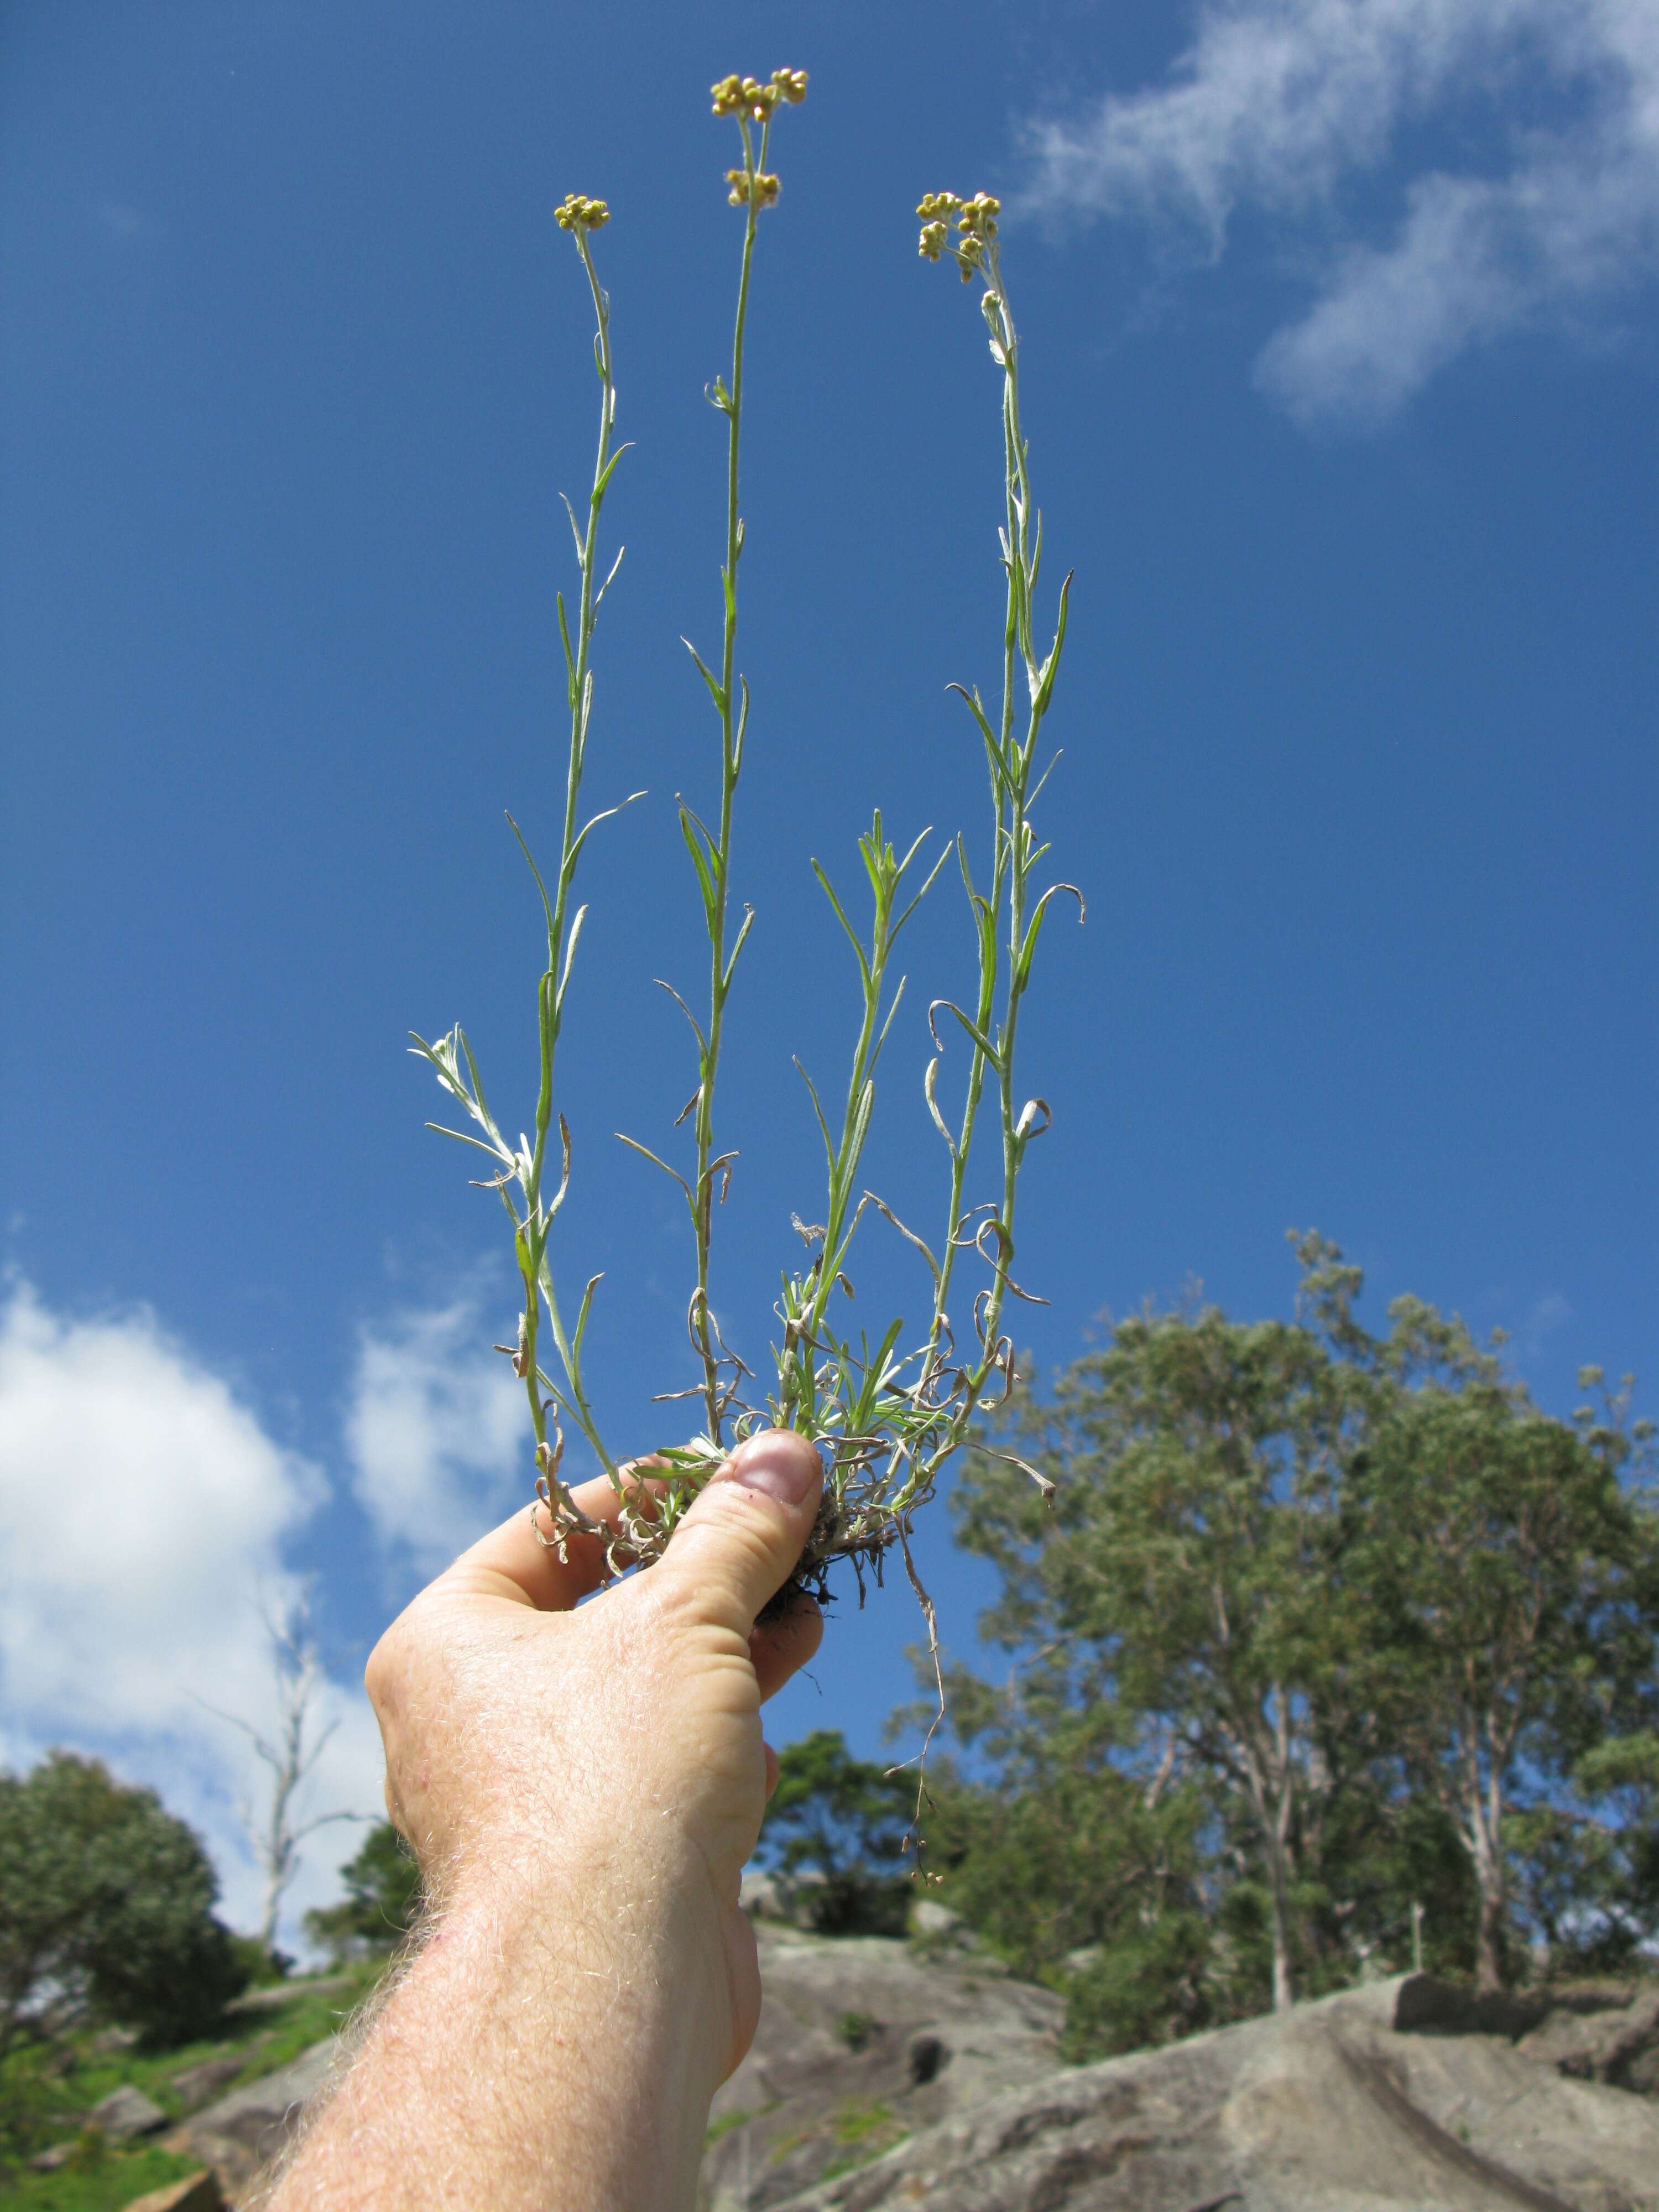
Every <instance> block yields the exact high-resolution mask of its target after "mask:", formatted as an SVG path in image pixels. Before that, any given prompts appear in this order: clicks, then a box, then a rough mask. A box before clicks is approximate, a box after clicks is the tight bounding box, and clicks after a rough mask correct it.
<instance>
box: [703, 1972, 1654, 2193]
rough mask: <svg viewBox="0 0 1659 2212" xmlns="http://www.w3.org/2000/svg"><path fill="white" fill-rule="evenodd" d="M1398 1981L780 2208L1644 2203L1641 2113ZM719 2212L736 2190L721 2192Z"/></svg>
mask: <svg viewBox="0 0 1659 2212" xmlns="http://www.w3.org/2000/svg"><path fill="white" fill-rule="evenodd" d="M1425 1980H1426V1978H1425V1977H1423V1976H1407V1977H1405V1978H1402V1979H1398V1980H1395V1981H1391V1982H1377V1983H1372V1984H1366V1985H1364V1986H1363V1987H1361V1988H1359V1989H1357V1990H1346V1991H1344V1992H1343V1993H1342V1994H1341V1995H1340V1996H1334V1997H1328V1998H1325V1999H1323V2000H1322V2001H1321V2002H1317V2003H1310V2004H1304V2005H1298V2006H1297V2007H1296V2008H1294V2010H1293V2011H1291V2013H1289V2014H1287V2015H1284V2016H1283V2017H1279V2018H1274V2017H1269V2018H1267V2019H1263V2020H1255V2021H1245V2022H1243V2023H1242V2024H1241V2025H1239V2026H1238V2027H1229V2028H1223V2029H1219V2030H1217V2031H1214V2032H1212V2033H1210V2034H1207V2035H1200V2036H1194V2037H1192V2038H1190V2039H1188V2040H1187V2041H1186V2042H1184V2043H1177V2044H1172V2045H1169V2046H1168V2047H1167V2048H1165V2049H1163V2050H1158V2051H1141V2052H1138V2053H1136V2054H1135V2055H1134V2056H1133V2057H1125V2058H1111V2059H1106V2060H1103V2061H1102V2062H1100V2063H1097V2064H1096V2065H1093V2066H1085V2067H1078V2068H1071V2069H1060V2070H1058V2071H1051V2072H1049V2073H1048V2075H1046V2076H1045V2077H1044V2078H1042V2079H1040V2080H1037V2081H1033V2082H1030V2084H1029V2085H1028V2086H1027V2087H1024V2088H1017V2089H1013V2090H1012V2092H1011V2093H1006V2094H1004V2095H1000V2096H995V2097H992V2098H990V2099H989V2100H986V2099H985V2098H981V2100H977V2101H975V2102H972V2103H969V2102H963V2104H962V2105H961V2106H959V2108H958V2110H957V2112H955V2113H953V2114H952V2115H951V2116H950V2117H948V2118H945V2119H944V2120H942V2121H941V2122H939V2123H938V2124H934V2125H933V2126H932V2127H929V2128H927V2129H924V2130H918V2131H917V2132H916V2133H915V2134H913V2135H912V2136H910V2137H909V2139H908V2141H906V2142H901V2143H898V2144H896V2146H894V2147H893V2148H884V2150H883V2151H882V2152H881V2154H878V2156H877V2157H876V2158H875V2159H874V2160H872V2162H870V2163H867V2164H862V2165H860V2166H856V2167H852V2166H849V2167H848V2169H847V2170H845V2171H843V2172H840V2173H838V2174H830V2173H828V2172H826V2174H825V2176H824V2178H823V2179H822V2180H821V2181H820V2182H819V2183H818V2184H817V2186H815V2187H813V2188H810V2189H808V2190H806V2191H802V2192H800V2193H799V2194H798V2195H797V2196H795V2197H786V2198H783V2199H781V2200H780V2199H778V2198H777V2197H772V2196H763V2195H761V2194H759V2193H751V2195H750V2197H749V2198H748V2199H747V2203H749V2204H751V2205H757V2206H758V2205H760V2204H763V2203H764V2204H773V2203H780V2201H781V2203H785V2204H787V2206H788V2212H878V2209H879V2212H884V2209H885V2208H891V2212H900V2208H903V2212H909V2209H910V2208H911V2207H913V2206H921V2205H925V2206H926V2207H927V2212H1130V2208H1133V2212H1195V2209H1196V2208H1200V2207H1202V2208H1205V2212H1212V2208H1219V2207H1222V2206H1226V2207H1234V2206H1237V2208H1238V2212H1523V2208H1528V2212H1659V2106H1655V2105H1653V2104H1650V2102H1648V2101H1647V2100H1645V2099H1643V2098H1638V2097H1632V2096H1631V2095H1629V2094H1628V2093H1626V2092H1625V2091H1623V2090H1620V2089H1614V2088H1608V2087H1603V2086H1602V2085H1601V2084H1599V2083H1594V2082H1586V2081H1575V2080H1571V2079H1570V2078H1567V2077H1565V2076H1563V2075H1560V2074H1559V2073H1556V2072H1553V2071H1551V2070H1547V2069H1543V2068H1541V2067H1540V2066H1539V2065H1538V2064H1537V2063H1535V2061H1534V2060H1533V2059H1530V2058H1528V2057H1526V2056H1524V2055H1523V2053H1522V2051H1519V2050H1518V2049H1517V2048H1516V2045H1515V2044H1514V2042H1513V2041H1512V2039H1510V2037H1508V2036H1506V2035H1502V2034H1492V2033H1482V2032H1480V2031H1479V2030H1476V2031H1472V2032H1468V2033H1456V2032H1455V2031H1453V2030H1451V2029H1449V2027H1446V2026H1445V2025H1444V2024H1443V2015H1445V2014H1446V2013H1447V2011H1448V2010H1449V2009H1451V2007H1450V2004H1449V2000H1443V1999H1442V1998H1441V1997H1440V1996H1439V1995H1438V1994H1437V1987H1434V1986H1431V1987H1429V1988H1425V1987H1424V1986H1422V1984H1424V1983H1425ZM729 2201H731V2202H732V2203H733V2204H734V2205H736V2204H742V2203H744V2201H745V2200H744V2199H742V2198H741V2197H733V2198H732V2199H731V2200H729Z"/></svg>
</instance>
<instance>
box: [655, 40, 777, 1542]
mask: <svg viewBox="0 0 1659 2212" xmlns="http://www.w3.org/2000/svg"><path fill="white" fill-rule="evenodd" d="M713 91H714V113H715V115H717V116H720V117H723V118H731V119H732V120H734V121H735V122H736V124H737V126H738V136H739V139H740V141H741V144H742V149H743V162H742V166H741V167H738V168H733V169H728V170H727V171H726V185H727V186H728V191H727V197H728V199H729V200H730V202H731V204H732V206H733V207H736V208H740V209H741V210H743V216H744V225H743V251H742V255H741V258H740V260H739V263H738V307H737V319H736V322H735V325H734V327H733V330H732V375H731V381H730V383H729V384H728V383H727V382H726V379H725V378H724V377H718V376H717V377H716V378H715V380H714V383H713V385H712V386H710V387H709V392H708V397H709V399H710V400H711V402H712V403H713V404H714V406H715V407H716V408H717V409H718V410H719V411H720V413H721V414H722V415H724V416H725V417H726V559H725V562H724V563H723V565H722V567H721V569H720V597H721V609H722V621H721V635H720V672H719V674H718V675H716V674H715V672H714V670H712V669H711V668H710V667H709V666H708V664H707V662H706V661H704V659H702V655H701V654H700V653H698V651H697V649H696V647H695V646H694V645H693V644H692V643H691V641H690V639H689V638H687V639H684V640H682V642H683V643H684V646H685V649H686V651H687V652H688V653H690V655H691V658H692V660H693V661H694V662H695V663H696V669H697V673H698V674H699V675H700V676H701V677H702V680H703V683H704V684H705V685H706V686H707V687H708V696H709V697H710V699H711V700H712V701H713V702H714V711H715V714H717V715H718V716H719V718H720V803H719V805H718V808H717V809H716V811H715V816H714V828H713V829H710V828H709V826H708V823H706V822H705V821H704V820H703V819H702V817H701V816H700V815H698V814H697V813H696V812H695V811H693V810H692V809H691V808H690V807H689V806H687V805H684V803H683V802H682V804H681V805H680V809H679V822H680V835H681V836H682V837H683V838H684V841H685V846H686V849H687V851H688V852H689V853H690V856H691V864H692V866H693V868H694V869H695V871H696V882H697V890H698V894H699V896H700V897H701V899H702V910H703V922H704V927H705V928H706V929H707V931H708V951H709V966H708V1016H707V1019H706V1021H703V1022H699V1021H698V1020H697V1018H696V1016H695V1015H694V1014H693V1013H692V1012H691V1010H690V1007H689V1006H687V1005H686V1002H685V1000H684V999H683V998H681V997H680V994H679V993H678V991H674V992H673V993H672V995H673V997H674V998H675V1000H677V1002H678V1005H679V1006H680V1007H681V1008H682V1010H683V1011H684V1013H685V1016H686V1018H687V1020H688V1021H690V1024H691V1028H692V1031H693V1034H694V1035H695V1036H696V1043H697V1087H696V1091H694V1092H693V1093H692V1096H691V1097H690V1100H689V1101H688V1102H687V1104H686V1107H685V1109H684V1112H683V1113H682V1115H681V1119H682V1120H684V1118H685V1115H688V1114H689V1115H690V1117H691V1127H692V1141H693V1144H694V1146H695V1150H696V1159H695V1164H694V1166H693V1170H692V1174H691V1178H690V1182H687V1180H686V1179H685V1177H684V1176H681V1175H679V1174H678V1171H677V1170H674V1169H672V1168H671V1167H669V1166H668V1165H667V1163H666V1162H665V1161H663V1160H660V1159H659V1158H658V1157H657V1155H656V1154H655V1153H654V1152H651V1151H649V1150H648V1149H647V1147H646V1146H643V1145H641V1144H639V1143H638V1142H637V1141H636V1140H635V1139H634V1138H631V1137H624V1138H623V1143H624V1144H627V1145H630V1146H633V1148H634V1150H635V1151H636V1152H641V1153H643V1154H644V1156H645V1157H646V1158H647V1159H649V1160H651V1161H653V1163H654V1164H656V1165H657V1166H659V1167H661V1168H663V1169H664V1170H665V1172H666V1173H667V1174H669V1175H671V1176H673V1179H674V1181H675V1182H678V1184H679V1186H680V1188H681V1189H682V1191H683V1192H684V1194H685V1199H686V1203H687V1206H688V1207H689V1209H690V1217H691V1233H692V1240H693V1243H694V1246H695V1249H696V1281H695V1283H694V1285H693V1287H692V1291H691V1296H690V1303H689V1304H688V1306H687V1309H686V1327H687V1329H688V1331H689V1334H690V1339H691V1345H692V1349H693V1350H694V1351H695V1352H696V1355H697V1358H698V1361H699V1364H701V1366H702V1382H701V1383H699V1384H697V1385H696V1386H694V1389H692V1390H691V1391H690V1392H665V1393H664V1394H663V1395H664V1396H665V1397H674V1396H688V1395H689V1396H697V1397H700V1398H701V1399H702V1413H703V1423H704V1430H703V1436H702V1438H700V1439H699V1440H698V1445H699V1446H700V1447H701V1457H702V1459H703V1460H704V1461H709V1460H712V1459H714V1458H718V1457H719V1456H720V1454H721V1452H722V1450H723V1449H724V1446H725V1443H726V1420H727V1416H728V1415H729V1414H730V1413H731V1412H732V1408H733V1406H734V1405H735V1404H736V1402H737V1400H738V1390H739V1388H740V1386H741V1383H742V1382H743V1379H744V1376H746V1375H747V1374H748V1372H749V1370H748V1369H747V1368H746V1367H745V1366H744V1363H743V1362H742V1360H741V1359H739V1358H738V1357H737V1356H736V1354H734V1353H733V1352H731V1351H730V1350H729V1349H728V1347H727V1346H726V1342H725V1340H724V1338H723V1337H722V1336H721V1334H720V1324H719V1322H717V1321H716V1319H715V1317H714V1308H713V1305H712V1304H711V1303H710V1297H709V1281H710V1277H709V1254H710V1246H711V1244H712V1242H713V1235H714V1206H715V1203H716V1198H717V1194H718V1196H719V1197H720V1198H721V1199H723V1198H724V1197H725V1194H726V1187H727V1185H728V1183H729V1182H730V1180H731V1174H732V1162H733V1160H734V1159H735V1158H736V1154H735V1153H734V1152H716V1151H715V1149H714V1097H715V1089H716V1085H717V1083H718V1080H719V1075H720V1046H721V1043H722V1042H723V1041H724V1038H725V1034H726V1000H728V998H729V997H730V995H731V991H732V977H733V975H735V973H736V970H737V964H738V957H739V955H740V954H741V953H742V951H743V948H744V941H745V940H746V939H747V937H748V935H749V931H750V925H751V924H752V922H753V921H754V909H753V908H751V907H748V906H745V907H744V911H743V920H742V921H741V922H740V923H739V924H738V928H737V931H736V933H735V935H733V934H732V930H731V894H732V812H733V808H734V805H735V801H736V799H737V793H738V778H739V777H740V775H742V772H743V755H744V738H745V737H746V736H747V733H748V727H749V685H748V684H747V682H746V681H745V679H744V678H743V677H742V676H741V675H740V674H739V673H738V666H737V651H738V562H739V561H740V560H741V559H742V557H743V541H744V526H743V517H742V514H741V513H740V512H739V509H738V459H739V453H740V448H741V445H742V437H743V356H744V336H745V334H746V331H747V329H748V321H749V278H750V268H751V266H752V264H753V261H754V254H755V234H756V230H757V226H758V223H759V221H760V217H761V216H762V214H763V212H764V211H765V210H767V209H769V208H771V207H775V205H776V204H777V199H778V191H779V184H778V179H777V178H776V177H775V176H774V175H773V174H771V173H770V172H769V170H768V169H767V167H766V163H767V157H768V155H769V150H770V146H771V137H772V123H773V118H774V117H775V114H776V112H777V110H778V109H779V108H780V107H781V106H786V105H787V106H799V104H800V103H801V101H802V100H805V97H806V72H805V70H790V69H781V70H774V71H773V72H772V76H771V79H770V81H769V82H767V83H762V82H759V80H758V79H757V78H755V77H749V76H744V77H740V76H727V77H722V78H721V80H720V82H719V83H718V84H716V85H715V86H714V88H713ZM671 988H672V987H671V986H668V985H665V989H670V990H671ZM677 1504H678V1490H677V1487H676V1486H675V1485H674V1483H673V1481H672V1480H671V1483H670V1494H669V1498H668V1502H667V1504H666V1505H665V1512H666V1513H667V1514H668V1515H669V1516H670V1517H672V1516H673V1515H674V1513H675V1510H676V1508H677Z"/></svg>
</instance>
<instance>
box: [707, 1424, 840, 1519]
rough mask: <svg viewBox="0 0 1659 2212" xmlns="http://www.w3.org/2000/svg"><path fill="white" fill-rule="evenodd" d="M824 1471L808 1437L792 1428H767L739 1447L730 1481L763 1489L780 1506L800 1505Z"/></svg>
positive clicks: (732, 1462)
mask: <svg viewBox="0 0 1659 2212" xmlns="http://www.w3.org/2000/svg"><path fill="white" fill-rule="evenodd" d="M821 1474H823V1462H822V1461H821V1460H820V1459H819V1457H818V1455H817V1451H816V1449H814V1448H813V1446H812V1445H811V1444H810V1443H808V1442H807V1441H806V1438H805V1437H802V1436H797V1435H796V1433H795V1431H793V1429H767V1430H765V1431H763V1433H762V1434H761V1435H760V1436H757V1437H750V1438H749V1439H748V1441H747V1442H746V1443H740V1444H739V1445H738V1448H737V1449H736V1451H734V1452H733V1453H732V1460H731V1472H730V1474H729V1475H728V1477H727V1480H729V1481H732V1482H740V1483H742V1485H743V1486H744V1489H745V1490H762V1491H764V1492H765V1493H766V1495H767V1496H768V1497H769V1498H776V1499H777V1501H778V1503H779V1504H780V1505H799V1504H800V1503H801V1501H802V1500H803V1499H804V1498H805V1497H806V1496H807V1495H808V1494H809V1492H811V1490H812V1489H813V1488H814V1487H815V1486H816V1485H817V1481H818V1479H819V1477H820V1475H821Z"/></svg>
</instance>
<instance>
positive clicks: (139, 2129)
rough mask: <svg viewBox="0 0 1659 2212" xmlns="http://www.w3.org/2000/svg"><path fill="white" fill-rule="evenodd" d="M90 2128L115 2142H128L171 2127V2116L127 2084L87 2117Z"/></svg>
mask: <svg viewBox="0 0 1659 2212" xmlns="http://www.w3.org/2000/svg"><path fill="white" fill-rule="evenodd" d="M87 2120H88V2124H89V2125H91V2126H93V2127H94V2128H99V2129H101V2130H102V2131H103V2133H104V2134H105V2135H106V2136H109V2138H110V2140H111V2141H112V2142H130V2141H131V2139H132V2137H133V2136H153V2135H154V2134H155V2131H156V2130H157V2129H158V2128H164V2127H166V2125H167V2114H166V2113H165V2112H163V2111H162V2110H161V2106H159V2105H158V2104H157V2103H156V2102H155V2099H154V2098H153V2097H147V2096H146V2095H145V2094H144V2093H143V2090H142V2089H135V2088H134V2087H132V2086H131V2083H130V2082H126V2081H124V2082H123V2083H122V2084H121V2086H120V2087H119V2088H118V2089H112V2090H111V2091H110V2093H109V2094H108V2096H107V2097H100V2099H99V2100H98V2102H97V2103H96V2104H95V2105H94V2106H93V2108H92V2110H91V2111H90V2112H88V2114H87Z"/></svg>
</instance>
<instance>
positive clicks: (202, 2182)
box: [122, 2169, 225, 2212]
mask: <svg viewBox="0 0 1659 2212" xmlns="http://www.w3.org/2000/svg"><path fill="white" fill-rule="evenodd" d="M122 2212H225V2194H224V2191H223V2190H222V2189H221V2188H220V2186H219V2179H218V2176H217V2175H216V2173H214V2172H212V2171H211V2169H209V2170H207V2171H204V2172H201V2173H187V2174H186V2175H185V2178H184V2179H183V2180H182V2181H169V2182H168V2183H167V2185H166V2186H165V2187H164V2188H161V2189H151V2190H149V2191H146V2193H145V2194H144V2195H143V2197H133V2198H131V2201H130V2202H129V2203H126V2204H125V2205H124V2206H123V2207H122Z"/></svg>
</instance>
